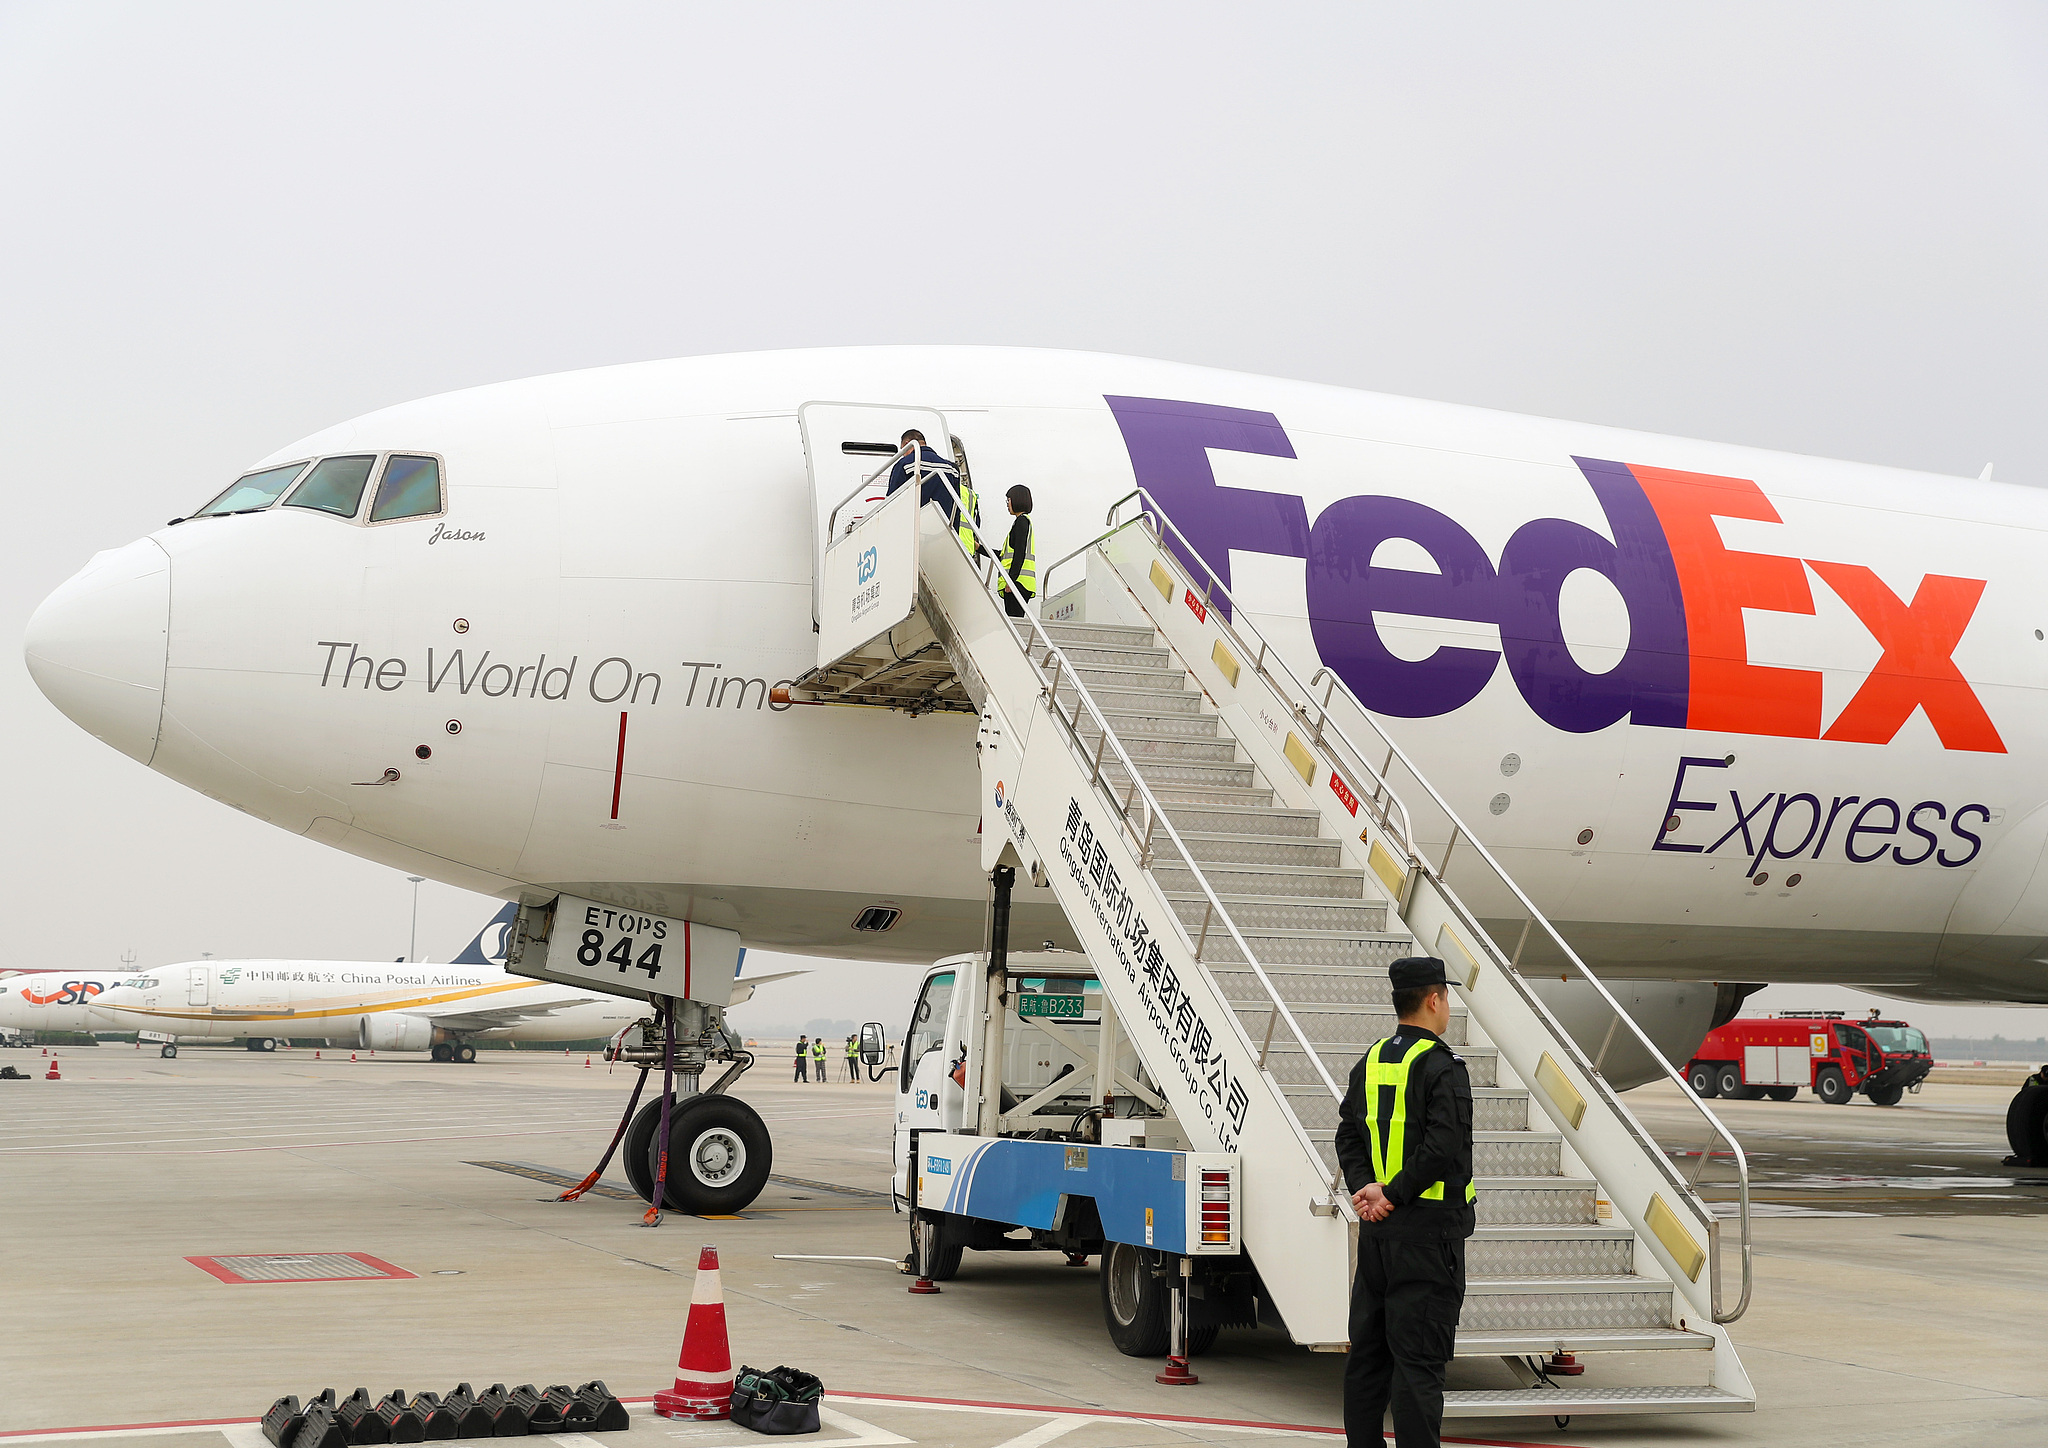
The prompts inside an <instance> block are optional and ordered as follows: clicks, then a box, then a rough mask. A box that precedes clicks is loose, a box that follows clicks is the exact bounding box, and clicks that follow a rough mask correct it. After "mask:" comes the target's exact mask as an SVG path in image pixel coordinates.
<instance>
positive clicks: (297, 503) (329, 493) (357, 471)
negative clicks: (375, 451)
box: [284, 455, 377, 518]
mask: <svg viewBox="0 0 2048 1448" xmlns="http://www.w3.org/2000/svg"><path fill="white" fill-rule="evenodd" d="M376 461H377V459H376V457H375V456H374V455H373V456H367V457H343V458H322V459H321V460H320V461H319V462H317V463H315V464H314V465H313V471H311V472H310V473H307V474H306V480H305V481H304V482H303V483H300V484H299V485H298V486H297V487H296V488H294V489H292V495H291V496H290V497H289V498H286V499H285V500H284V505H285V506H286V507H287V508H312V509H315V510H317V511H319V512H322V513H332V514H334V515H335V516H336V517H338V518H353V517H354V516H355V515H356V509H357V508H358V507H360V506H361V505H362V501H363V485H364V484H365V483H367V482H369V481H370V468H371V466H372V465H374V464H375V463H376Z"/></svg>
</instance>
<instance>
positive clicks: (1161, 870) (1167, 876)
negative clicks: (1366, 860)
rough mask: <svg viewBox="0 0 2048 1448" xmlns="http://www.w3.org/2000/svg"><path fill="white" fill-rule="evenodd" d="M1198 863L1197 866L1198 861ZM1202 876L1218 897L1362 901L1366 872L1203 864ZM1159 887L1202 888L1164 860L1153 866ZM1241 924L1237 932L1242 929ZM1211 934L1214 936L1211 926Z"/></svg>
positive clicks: (1183, 870) (1193, 891)
mask: <svg viewBox="0 0 2048 1448" xmlns="http://www.w3.org/2000/svg"><path fill="white" fill-rule="evenodd" d="M1197 863H1200V862H1199V860H1198V861H1197ZM1202 873H1203V874H1204V875H1206V876H1207V877H1208V879H1209V888H1210V889H1211V890H1214V891H1215V892H1216V893H1217V894H1218V895H1295V896H1308V897H1310V898H1313V899H1318V900H1363V899H1365V873H1364V872H1363V871H1361V870H1341V869H1334V870H1324V869H1317V868H1315V867H1313V866H1296V865H1206V866H1204V867H1203V869H1202ZM1152 875H1153V878H1154V879H1156V880H1157V881H1158V882H1159V888H1160V889H1162V890H1166V891H1169V892H1173V891H1178V892H1181V893H1183V894H1196V893H1199V891H1200V889H1201V887H1200V886H1199V885H1197V884H1196V883H1195V877H1194V874H1193V872H1191V871H1190V870H1189V869H1188V867H1187V866H1186V865H1184V864H1182V863H1181V862H1180V861H1178V860H1171V859H1168V860H1164V861H1162V862H1159V863H1155V864H1154V865H1153V867H1152ZM1243 928H1244V927H1243V926H1242V925H1239V926H1238V929H1240V930H1242V929H1243ZM1210 933H1211V934H1212V935H1213V934H1214V933H1215V929H1214V926H1213V924H1212V926H1211V929H1210Z"/></svg>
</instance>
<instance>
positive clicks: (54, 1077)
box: [43, 1056, 64, 1081]
mask: <svg viewBox="0 0 2048 1448" xmlns="http://www.w3.org/2000/svg"><path fill="white" fill-rule="evenodd" d="M43 1079H44V1080H45V1081H62V1080H63V1079H64V1078H63V1077H62V1076H59V1075H58V1074H57V1058H56V1057H55V1056H52V1057H50V1069H49V1070H47V1071H45V1072H44V1073H43Z"/></svg>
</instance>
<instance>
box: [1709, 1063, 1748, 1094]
mask: <svg viewBox="0 0 2048 1448" xmlns="http://www.w3.org/2000/svg"><path fill="white" fill-rule="evenodd" d="M1714 1092H1715V1094H1716V1095H1719V1096H1725V1097H1727V1098H1728V1099H1729V1100H1730V1101H1740V1100H1742V1099H1743V1098H1744V1096H1745V1095H1746V1094H1747V1088H1746V1087H1745V1086H1743V1084H1742V1072H1740V1071H1738V1070H1737V1069H1736V1068H1735V1067H1733V1066H1723V1067H1722V1068H1721V1069H1720V1070H1719V1071H1718V1072H1716V1073H1715V1075H1714Z"/></svg>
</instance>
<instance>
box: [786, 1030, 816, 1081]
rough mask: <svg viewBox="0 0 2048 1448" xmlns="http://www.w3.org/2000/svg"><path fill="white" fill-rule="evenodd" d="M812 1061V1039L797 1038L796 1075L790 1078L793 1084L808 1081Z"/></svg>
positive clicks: (805, 1037)
mask: <svg viewBox="0 0 2048 1448" xmlns="http://www.w3.org/2000/svg"><path fill="white" fill-rule="evenodd" d="M810 1060H811V1038H810V1037H809V1036H798V1037H797V1038H796V1075H794V1076H792V1077H790V1081H791V1083H792V1084H794V1083H795V1082H798V1081H803V1080H807V1079H808V1067H809V1065H810Z"/></svg>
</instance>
